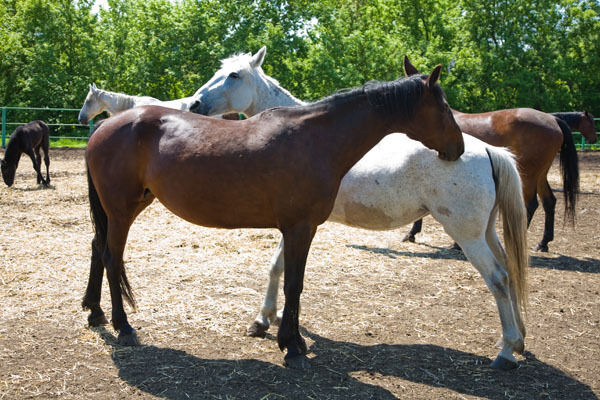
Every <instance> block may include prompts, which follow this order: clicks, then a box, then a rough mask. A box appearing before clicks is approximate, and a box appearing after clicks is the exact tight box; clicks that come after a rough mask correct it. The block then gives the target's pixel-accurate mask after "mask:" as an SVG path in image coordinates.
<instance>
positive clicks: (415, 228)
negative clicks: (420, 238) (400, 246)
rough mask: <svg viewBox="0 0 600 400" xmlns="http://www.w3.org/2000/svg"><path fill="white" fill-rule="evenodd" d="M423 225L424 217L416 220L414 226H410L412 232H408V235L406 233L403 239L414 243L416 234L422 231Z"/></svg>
mask: <svg viewBox="0 0 600 400" xmlns="http://www.w3.org/2000/svg"><path fill="white" fill-rule="evenodd" d="M422 227H423V218H421V219H418V220H416V221H415V222H414V223H413V226H412V228H410V232H408V233H407V234H406V235H404V237H403V238H402V241H403V242H411V243H414V242H415V235H416V234H417V233H419V232H421V228H422Z"/></svg>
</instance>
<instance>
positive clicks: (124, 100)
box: [92, 87, 137, 110]
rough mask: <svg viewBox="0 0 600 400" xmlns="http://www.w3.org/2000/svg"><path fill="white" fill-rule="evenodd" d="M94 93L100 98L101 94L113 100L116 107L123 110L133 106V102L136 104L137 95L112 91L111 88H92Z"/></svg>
mask: <svg viewBox="0 0 600 400" xmlns="http://www.w3.org/2000/svg"><path fill="white" fill-rule="evenodd" d="M92 95H93V96H98V98H100V96H105V97H107V98H108V99H110V101H112V104H113V106H114V107H115V108H118V109H123V110H124V109H127V108H131V107H132V106H133V104H135V101H136V97H137V96H131V95H129V94H125V93H119V92H111V91H110V90H105V89H100V88H97V87H94V88H93V89H92Z"/></svg>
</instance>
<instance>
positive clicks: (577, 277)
mask: <svg viewBox="0 0 600 400" xmlns="http://www.w3.org/2000/svg"><path fill="white" fill-rule="evenodd" d="M51 158H52V164H51V173H52V188H51V189H46V190H43V189H41V188H39V187H37V186H36V185H35V175H34V173H33V169H31V166H30V163H29V160H28V159H26V158H24V159H23V160H22V162H21V165H20V167H19V170H18V173H17V178H16V183H15V186H14V187H12V188H7V187H5V186H1V187H0V210H1V212H2V217H1V226H2V233H3V235H2V240H1V241H0V304H1V308H0V310H1V313H0V366H1V368H0V399H15V398H44V399H49V398H50V399H51V398H59V397H60V398H61V399H70V398H73V399H74V398H76V399H81V398H86V399H107V398H131V397H134V396H135V397H136V398H166V399H188V398H196V399H198V398H202V399H204V398H206V399H244V398H249V399H282V398H286V399H296V398H306V399H323V398H331V399H352V398H356V399H366V398H374V399H393V398H410V399H434V398H448V399H454V398H461V399H464V398H467V399H472V398H484V399H504V398H510V399H515V398H519V399H538V398H539V399H564V398H569V399H597V398H598V396H599V395H600V375H599V373H598V370H599V369H600V368H599V367H600V361H599V360H600V342H599V339H598V336H599V333H600V328H599V327H600V259H599V256H598V254H599V251H598V250H599V247H600V245H599V243H600V242H599V239H600V231H599V229H598V225H599V224H600V216H599V212H600V211H599V206H600V177H599V174H598V173H599V172H600V154H598V153H581V154H580V161H581V174H582V179H581V188H582V192H583V194H582V195H581V197H580V202H579V205H578V208H577V218H578V221H577V225H576V228H575V229H571V228H569V227H563V226H562V207H563V202H562V199H561V196H562V193H559V192H556V195H557V197H558V198H559V202H558V208H557V210H559V211H558V212H557V219H558V221H557V226H556V239H555V241H554V242H552V243H551V244H550V253H536V252H533V251H532V252H531V256H532V268H531V269H530V305H529V317H528V323H527V328H528V336H527V339H526V348H527V352H526V354H525V357H522V358H521V359H520V360H521V367H520V368H519V369H518V370H515V371H511V372H504V373H502V372H497V371H492V370H490V369H489V368H488V366H487V365H488V364H489V363H490V360H491V359H492V358H493V357H494V356H495V355H496V352H497V349H496V348H495V347H494V344H495V342H496V341H497V339H498V338H499V336H500V323H499V320H498V316H497V311H496V306H495V303H494V301H493V298H492V295H491V293H490V292H489V291H488V290H487V288H486V287H485V285H484V283H483V280H482V279H481V277H480V276H479V275H478V273H477V272H476V271H475V269H474V268H473V267H472V266H471V264H469V263H468V262H467V261H465V259H464V257H463V256H462V254H461V253H459V252H456V251H453V250H448V249H447V247H448V246H449V245H450V244H451V240H450V238H449V237H448V236H446V235H445V234H444V232H443V230H442V229H441V227H440V225H439V224H437V223H435V221H433V220H432V219H431V218H427V219H426V220H425V224H424V227H425V231H424V234H421V235H420V236H419V237H418V239H417V243H416V244H410V243H402V242H401V241H400V240H401V238H402V236H403V234H404V233H405V232H406V230H407V229H408V227H407V228H406V230H404V229H403V230H398V231H394V232H369V231H363V230H358V229H352V228H347V227H345V226H341V225H336V224H330V223H326V224H324V225H323V226H322V227H321V228H320V229H319V232H318V233H317V235H316V238H315V241H314V243H313V246H312V248H311V252H310V255H309V259H308V265H307V272H306V282H305V290H304V293H303V295H302V305H303V308H302V312H303V313H302V316H301V320H300V322H301V324H302V329H303V334H304V335H305V337H306V338H307V342H308V344H309V346H310V350H311V354H310V357H311V358H312V365H313V368H312V369H310V370H308V371H301V372H299V371H293V370H288V369H285V368H283V367H282V366H281V361H282V358H283V353H281V352H280V351H279V350H278V348H277V343H276V341H275V340H274V337H273V336H272V335H268V336H267V338H265V339H253V338H248V337H245V336H244V332H245V329H246V326H247V325H248V324H249V323H250V322H251V321H252V320H253V319H254V317H255V314H256V312H257V311H258V308H259V306H260V304H261V300H262V296H263V292H264V290H265V286H266V278H267V267H268V261H269V259H270V257H271V255H272V253H273V251H274V250H275V247H276V245H277V242H278V240H279V233H278V232H277V231H275V230H229V231H228V230H216V229H207V228H202V227H197V226H192V225H190V224H188V223H186V222H184V221H183V220H181V219H178V218H177V217H175V216H173V215H172V214H170V213H169V212H168V211H166V210H165V209H164V208H163V207H162V206H161V205H160V204H158V202H155V203H154V204H153V205H152V206H151V207H149V208H148V209H147V210H146V211H144V212H143V213H142V215H140V217H139V218H138V219H137V221H136V222H135V224H134V226H133V227H132V230H131V232H130V236H129V242H128V247H127V250H126V254H125V256H126V259H127V261H128V265H127V268H128V274H129V277H130V280H131V283H132V286H133V288H134V291H135V293H136V294H137V300H138V311H137V312H133V311H130V312H129V317H130V321H131V322H132V324H133V326H134V327H135V328H136V329H137V330H138V333H139V335H140V338H141V340H142V341H143V343H144V344H145V345H143V346H140V347H136V348H123V347H120V346H118V345H116V344H115V333H114V331H113V330H112V328H111V327H110V326H107V327H106V328H101V329H94V330H91V329H89V328H87V326H86V316H87V314H86V313H85V312H83V311H81V309H80V301H81V297H82V295H83V291H84V289H85V285H86V282H87V276H88V268H89V256H90V241H91V238H92V228H91V224H90V220H89V211H88V205H87V184H86V181H85V171H84V165H83V152H82V151H81V150H52V151H51ZM557 174H558V168H557V165H555V166H554V167H553V169H552V173H551V185H552V186H553V187H554V188H559V187H561V180H560V178H559V176H558V175H557ZM542 224H543V213H541V212H538V213H537V214H536V216H535V218H534V221H533V223H532V227H531V229H530V243H529V247H530V248H533V247H534V246H535V244H536V243H537V242H538V241H539V239H540V237H541V234H542ZM103 290H104V291H103V306H104V308H105V310H106V311H109V310H110V301H109V296H108V291H107V287H106V285H105V287H104V288H103ZM272 333H273V334H275V330H274V329H272Z"/></svg>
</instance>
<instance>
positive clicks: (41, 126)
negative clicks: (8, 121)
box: [0, 120, 50, 187]
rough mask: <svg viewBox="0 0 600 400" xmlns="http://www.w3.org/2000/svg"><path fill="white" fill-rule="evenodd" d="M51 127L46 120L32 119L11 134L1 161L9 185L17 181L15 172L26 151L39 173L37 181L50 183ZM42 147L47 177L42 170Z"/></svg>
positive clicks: (3, 174) (5, 181) (46, 184)
mask: <svg viewBox="0 0 600 400" xmlns="http://www.w3.org/2000/svg"><path fill="white" fill-rule="evenodd" d="M49 132H50V129H49V128H48V125H46V123H45V122H44V121H39V120H38V121H31V122H29V123H27V124H24V125H21V126H19V127H17V129H15V130H14V132H13V133H12V134H11V135H10V139H9V140H8V144H7V145H6V150H5V151H4V159H3V160H2V162H1V167H0V169H1V170H2V179H3V180H4V183H6V185H7V186H12V184H13V183H14V182H15V174H16V172H17V167H18V166H19V160H20V159H21V154H23V153H25V154H27V155H28V156H29V158H31V162H32V163H33V169H34V170H35V172H36V173H37V183H38V184H40V183H41V184H43V185H44V186H45V187H48V185H50V156H49V155H48V152H49V147H50V136H49ZM40 148H41V149H42V150H43V151H44V163H45V164H46V179H44V177H43V176H42V173H41V171H40V168H41V165H42V156H41V155H40Z"/></svg>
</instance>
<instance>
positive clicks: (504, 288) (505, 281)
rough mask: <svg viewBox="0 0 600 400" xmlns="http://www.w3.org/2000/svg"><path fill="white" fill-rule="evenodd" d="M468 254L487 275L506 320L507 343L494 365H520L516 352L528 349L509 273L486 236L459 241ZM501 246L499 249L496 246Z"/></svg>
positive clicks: (504, 323) (511, 366)
mask: <svg viewBox="0 0 600 400" xmlns="http://www.w3.org/2000/svg"><path fill="white" fill-rule="evenodd" d="M458 243H459V244H460V246H461V247H462V249H463V251H464V253H465V255H466V257H467V258H468V259H469V261H470V262H471V263H472V264H473V265H474V266H475V268H477V270H478V271H479V273H480V274H481V275H482V276H483V279H484V280H485V283H486V285H487V286H488V288H489V289H490V291H491V292H492V294H493V295H494V298H495V299H496V305H497V306H498V312H499V314H500V323H501V324H502V338H503V345H502V349H501V350H500V353H499V354H498V357H497V358H496V359H495V360H494V362H492V365H491V366H492V368H498V369H512V368H516V367H517V365H518V364H517V360H516V358H515V357H514V355H513V352H517V353H522V352H523V349H524V341H523V335H522V334H521V330H520V329H519V327H518V323H517V317H516V316H515V312H514V308H513V301H512V299H511V298H512V295H511V290H510V287H509V286H510V285H509V277H508V273H507V272H506V269H505V268H503V267H502V266H501V265H500V261H499V260H498V259H496V257H494V254H493V252H492V250H491V249H490V248H489V247H488V246H487V244H486V242H485V240H483V238H482V239H480V240H470V241H467V242H462V243H461V241H459V242H458ZM496 250H497V249H496Z"/></svg>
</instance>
